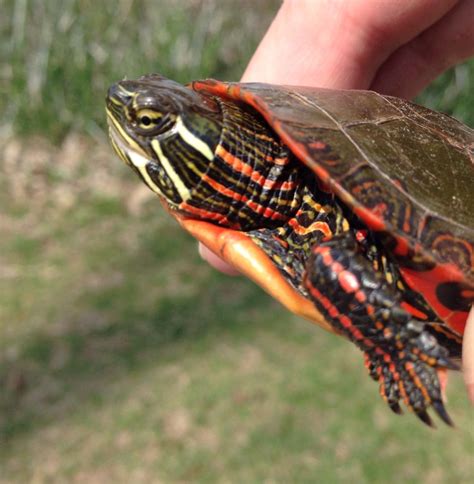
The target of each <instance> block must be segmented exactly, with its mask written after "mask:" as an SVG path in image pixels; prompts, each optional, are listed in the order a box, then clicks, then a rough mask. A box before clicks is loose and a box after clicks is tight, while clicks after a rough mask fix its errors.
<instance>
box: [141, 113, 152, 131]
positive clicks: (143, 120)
mask: <svg viewBox="0 0 474 484" xmlns="http://www.w3.org/2000/svg"><path fill="white" fill-rule="evenodd" d="M139 123H140V126H141V127H142V128H143V127H148V126H150V124H151V118H150V116H147V115H146V114H144V115H143V116H141V117H140V119H139Z"/></svg>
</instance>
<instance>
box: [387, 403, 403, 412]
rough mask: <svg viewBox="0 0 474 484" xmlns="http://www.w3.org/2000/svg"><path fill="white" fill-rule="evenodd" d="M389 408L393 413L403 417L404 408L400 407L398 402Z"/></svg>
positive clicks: (390, 404) (391, 404)
mask: <svg viewBox="0 0 474 484" xmlns="http://www.w3.org/2000/svg"><path fill="white" fill-rule="evenodd" d="M388 406H389V407H390V410H392V412H393V413H396V414H397V415H403V410H402V407H400V404H399V403H398V402H392V403H389V404H388Z"/></svg>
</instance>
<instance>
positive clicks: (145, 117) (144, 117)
mask: <svg viewBox="0 0 474 484" xmlns="http://www.w3.org/2000/svg"><path fill="white" fill-rule="evenodd" d="M165 120H166V116H163V115H162V114H161V113H159V112H157V111H152V110H151V109H142V110H140V111H138V112H137V114H136V123H137V126H138V127H139V128H141V129H142V130H144V131H149V130H151V129H155V128H158V127H160V126H161V125H162V124H163V122H164V121H165Z"/></svg>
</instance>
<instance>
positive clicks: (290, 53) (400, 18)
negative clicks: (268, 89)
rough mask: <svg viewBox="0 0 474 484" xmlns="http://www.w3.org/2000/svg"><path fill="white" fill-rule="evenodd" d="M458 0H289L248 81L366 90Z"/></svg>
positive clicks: (247, 75) (253, 63) (247, 74)
mask: <svg viewBox="0 0 474 484" xmlns="http://www.w3.org/2000/svg"><path fill="white" fill-rule="evenodd" d="M456 2H457V0H412V1H410V2H380V0H351V1H347V0H344V1H343V0H337V1H336V0H330V1H328V0H319V1H315V0H298V1H295V0H288V1H286V2H284V4H283V5H282V7H281V9H280V11H279V12H278V14H277V16H276V17H275V19H274V21H273V23H272V25H271V26H270V28H269V30H268V32H267V33H266V35H265V37H264V39H263V40H262V42H261V44H260V46H259V48H258V49H257V51H256V53H255V55H254V57H253V58H252V60H251V62H250V64H249V66H248V68H247V70H246V72H245V74H244V76H243V80H244V81H260V82H274V83H278V84H298V85H313V86H314V85H317V86H321V87H332V88H336V89H337V88H339V89H344V88H346V89H350V88H361V89H363V88H368V87H369V86H370V84H371V82H372V79H373V77H374V76H375V74H376V72H377V70H378V68H379V67H380V65H381V64H382V63H383V62H385V60H386V59H387V58H388V57H389V56H390V55H391V54H392V52H393V51H394V50H396V49H397V48H398V47H399V46H400V45H402V44H404V43H405V42H409V41H410V40H411V39H413V38H415V37H417V36H418V35H419V34H420V32H422V31H423V30H425V29H426V28H428V27H429V26H430V25H432V24H433V23H435V22H437V21H438V20H439V19H440V18H441V17H443V15H445V14H446V13H447V12H448V11H449V10H450V9H451V8H452V7H453V6H454V5H455V4H456Z"/></svg>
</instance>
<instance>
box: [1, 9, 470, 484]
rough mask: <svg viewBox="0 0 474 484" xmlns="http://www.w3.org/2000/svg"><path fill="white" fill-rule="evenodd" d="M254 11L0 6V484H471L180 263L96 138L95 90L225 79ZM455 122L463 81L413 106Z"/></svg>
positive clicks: (357, 368) (458, 396) (347, 367)
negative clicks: (138, 79)
mask: <svg viewBox="0 0 474 484" xmlns="http://www.w3.org/2000/svg"><path fill="white" fill-rule="evenodd" d="M278 5H279V2H277V1H275V0H260V1H259V2H258V8H256V3H255V2H252V1H250V0H249V1H241V2H235V1H229V0H225V1H217V0H207V1H198V0H189V1H172V0H161V1H160V2H156V1H151V0H149V1H133V0H118V1H116V2H103V3H102V4H100V8H99V7H98V4H97V2H93V1H92V0H63V1H59V0H51V1H48V2H44V1H41V0H29V1H28V0H3V2H2V15H1V16H0V62H1V64H0V116H1V124H0V153H1V163H0V204H1V207H2V209H1V210H0V226H1V237H0V482H9V483H10V482H21V483H24V482H87V483H95V482H100V483H105V482H134V483H135V482H147V483H148V482H346V481H348V480H350V481H351V482H413V483H419V482H430V483H441V482H442V483H444V482H446V483H454V482H455V483H458V482H459V483H461V482H466V483H467V482H472V481H471V480H470V479H472V476H473V474H474V469H473V459H472V452H473V450H474V429H473V417H474V415H473V411H472V409H470V407H469V405H468V403H467V400H466V397H465V395H464V389H463V386H462V381H461V378H460V376H459V375H453V378H452V385H451V386H450V388H449V410H450V412H451V414H452V416H453V418H454V420H455V421H456V423H457V425H458V427H457V429H455V430H452V429H448V428H445V427H443V426H442V425H439V429H438V430H437V431H431V430H429V429H427V428H425V427H424V426H422V425H421V424H419V423H418V422H417V421H416V419H415V418H414V417H413V416H411V415H407V416H405V417H403V418H400V417H397V416H395V415H392V414H391V413H390V411H389V410H388V408H386V406H385V404H384V403H383V402H382V401H381V400H380V399H379V397H378V396H377V386H376V384H375V383H373V382H371V381H370V380H369V378H368V377H367V376H366V375H365V370H364V368H363V364H362V358H361V355H360V354H359V353H358V352H357V351H356V350H355V349H354V348H352V346H351V345H349V344H347V343H346V342H344V341H343V340H341V339H338V338H335V337H333V336H331V335H328V334H325V333H324V332H323V331H322V330H319V329H317V328H314V327H312V326H311V325H309V324H307V323H305V322H302V321H300V320H298V319H297V318H296V317H294V316H292V315H289V314H287V313H286V312H285V311H283V310H282V309H281V308H280V307H279V306H278V304H276V303H275V302H274V301H272V300H270V298H268V297H267V296H266V295H265V294H263V293H262V292H261V291H260V290H259V289H258V288H255V287H254V286H253V284H251V283H250V282H248V281H245V280H241V279H231V278H226V277H225V276H222V275H220V274H217V273H216V272H215V271H213V270H211V269H210V268H209V267H208V266H207V265H206V264H204V263H203V262H202V261H200V260H199V258H198V256H197V254H196V250H195V243H194V241H192V240H190V238H189V237H188V236H187V235H186V234H184V233H182V231H180V230H179V229H178V227H177V226H176V224H175V223H174V222H173V221H172V220H170V219H169V218H168V217H166V215H165V214H164V213H163V212H162V210H161V207H160V205H159V204H158V203H157V201H156V199H155V198H154V197H152V196H151V195H150V194H149V193H148V192H147V190H146V189H145V188H144V187H142V186H141V185H140V184H138V183H137V181H136V180H135V178H134V177H129V171H128V170H126V169H125V168H124V167H123V166H122V165H121V164H120V163H119V162H117V160H116V159H115V157H114V156H113V155H112V153H111V150H110V149H109V147H108V144H107V140H106V136H105V132H104V116H103V98H104V95H105V91H106V89H107V87H108V86H109V85H110V84H111V83H112V82H114V81H116V80H117V79H120V78H123V77H124V76H127V77H129V78H133V77H135V76H138V75H140V74H143V73H146V72H152V71H155V72H161V73H165V74H166V75H168V76H169V77H171V78H175V79H177V80H180V81H188V80H190V79H192V78H199V77H208V76H209V77H216V78H222V79H232V80H234V79H238V78H239V76H240V74H241V72H242V70H243V68H244V66H245V64H246V62H247V61H248V59H249V57H250V55H251V53H252V52H253V50H254V49H255V46H256V45H257V43H258V40H259V39H260V38H261V36H262V34H263V32H264V31H265V29H266V28H267V26H268V24H269V22H270V21H271V18H272V16H273V15H274V13H275V11H276V9H277V8H278ZM420 101H421V102H423V103H424V104H426V105H428V106H430V107H433V108H435V109H440V110H443V111H445V112H448V113H450V114H453V115H455V116H457V117H458V118H460V119H462V120H464V121H465V122H466V123H468V124H470V125H471V126H472V125H473V124H474V110H473V109H472V107H473V106H474V63H473V62H472V61H471V62H468V63H465V64H463V65H461V66H458V67H456V68H455V69H453V70H451V71H450V72H448V73H446V74H445V75H444V76H442V77H441V78H440V79H438V80H437V81H436V82H435V83H434V84H433V85H432V86H430V87H429V88H428V89H427V90H426V91H425V92H424V93H423V94H422V95H421V96H420Z"/></svg>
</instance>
